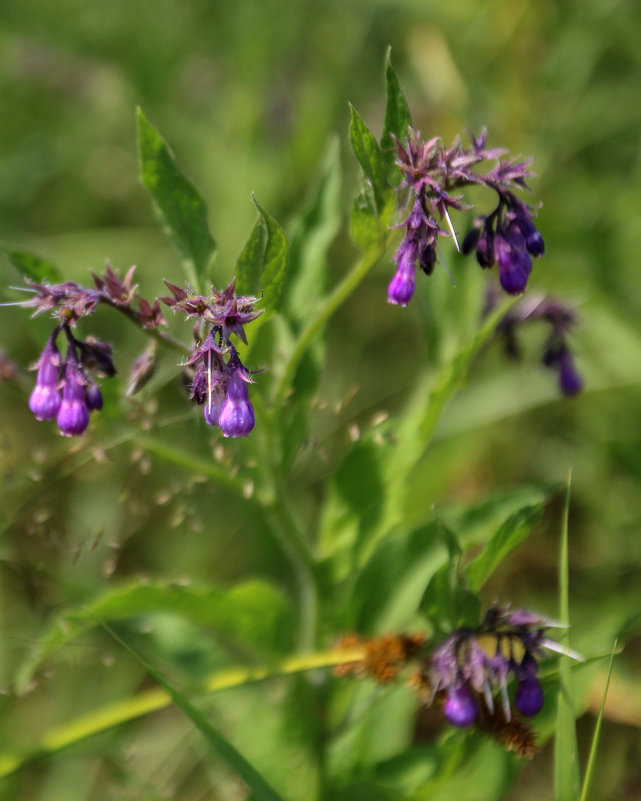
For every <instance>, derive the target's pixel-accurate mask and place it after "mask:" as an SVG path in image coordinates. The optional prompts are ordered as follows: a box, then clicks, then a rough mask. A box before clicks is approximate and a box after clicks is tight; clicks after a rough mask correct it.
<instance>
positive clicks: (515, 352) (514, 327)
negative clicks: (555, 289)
mask: <svg viewBox="0 0 641 801" xmlns="http://www.w3.org/2000/svg"><path fill="white" fill-rule="evenodd" d="M497 305H498V298H497V296H496V292H495V291H494V287H492V286H489V287H488V292H487V296H486V304H485V313H489V312H490V311H492V310H493V309H494V308H496V306H497ZM537 321H542V322H544V323H547V325H548V326H549V334H548V336H547V337H546V340H545V344H544V346H543V354H542V357H541V362H542V364H544V365H545V366H546V367H548V368H550V369H552V370H556V372H557V376H558V384H559V389H560V391H561V393H562V394H563V395H566V396H571V395H576V394H578V393H579V392H580V391H581V389H582V388H583V379H582V378H581V375H580V374H579V372H578V371H577V369H576V365H575V363H574V358H573V356H572V353H571V351H570V345H569V335H570V332H571V330H572V327H573V326H574V324H575V322H576V312H575V311H574V310H573V309H571V308H570V307H569V306H567V305H566V304H565V303H563V302H562V301H560V300H557V299H555V298H551V297H547V296H545V295H530V296H528V297H526V298H523V300H521V301H519V302H518V303H517V304H516V305H515V306H513V307H512V308H511V309H510V310H509V312H507V314H506V315H505V316H504V317H503V319H502V320H501V321H500V323H499V324H498V326H497V329H496V333H497V335H498V336H499V337H501V338H502V339H503V341H504V343H505V349H506V352H507V354H508V355H509V356H510V357H512V358H519V356H520V348H519V343H518V339H517V331H518V329H519V327H520V326H522V325H524V324H527V323H531V322H537Z"/></svg>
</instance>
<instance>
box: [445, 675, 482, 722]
mask: <svg viewBox="0 0 641 801" xmlns="http://www.w3.org/2000/svg"><path fill="white" fill-rule="evenodd" d="M443 711H444V713H445V717H446V718H447V719H448V720H449V722H450V723H451V724H452V725H453V726H458V727H459V728H463V729H465V728H467V727H468V726H471V725H472V724H473V723H474V721H475V720H476V718H477V717H478V714H479V709H478V706H477V704H476V701H475V700H474V696H473V695H472V691H471V690H470V688H469V687H468V686H467V685H466V684H459V685H454V686H452V687H450V689H449V690H448V691H447V699H446V701H445V706H444V707H443Z"/></svg>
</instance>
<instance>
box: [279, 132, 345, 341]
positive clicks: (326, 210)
mask: <svg viewBox="0 0 641 801" xmlns="http://www.w3.org/2000/svg"><path fill="white" fill-rule="evenodd" d="M340 225H341V161H340V143H339V139H338V137H337V136H333V137H331V138H330V140H329V141H328V143H327V148H326V152H325V155H324V157H323V160H322V165H321V173H320V180H319V182H318V185H317V186H316V188H315V191H314V195H313V198H312V200H311V203H310V204H309V206H308V207H307V208H306V210H305V211H304V212H303V214H302V215H301V217H300V218H299V219H298V220H297V222H296V223H295V226H294V233H293V234H292V238H291V243H290V246H289V267H288V277H287V317H288V319H289V320H293V321H294V323H295V325H296V327H300V326H301V325H303V324H304V323H305V322H306V321H307V319H308V318H309V314H310V312H311V311H312V310H313V309H315V308H317V307H318V305H319V303H320V301H321V300H322V297H323V295H324V294H325V289H326V282H327V273H328V269H327V251H328V248H329V247H330V245H331V244H332V242H333V241H334V239H335V238H336V234H337V233H338V231H339V229H340Z"/></svg>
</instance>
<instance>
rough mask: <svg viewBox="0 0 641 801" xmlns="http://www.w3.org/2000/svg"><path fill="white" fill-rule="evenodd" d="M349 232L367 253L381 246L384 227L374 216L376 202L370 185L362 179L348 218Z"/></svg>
mask: <svg viewBox="0 0 641 801" xmlns="http://www.w3.org/2000/svg"><path fill="white" fill-rule="evenodd" d="M349 232H350V235H351V237H352V239H353V241H354V242H355V243H356V245H358V247H359V248H360V249H361V250H362V251H363V253H367V252H369V251H371V250H376V249H377V248H382V244H381V243H382V242H383V238H384V236H385V233H386V231H385V229H384V227H383V226H381V222H380V220H379V218H378V217H377V216H376V204H375V202H374V197H373V194H372V187H371V186H370V185H369V184H368V183H366V182H365V181H363V183H362V185H361V187H360V189H359V190H358V192H357V194H356V197H355V198H354V202H353V204H352V210H351V213H350V220H349Z"/></svg>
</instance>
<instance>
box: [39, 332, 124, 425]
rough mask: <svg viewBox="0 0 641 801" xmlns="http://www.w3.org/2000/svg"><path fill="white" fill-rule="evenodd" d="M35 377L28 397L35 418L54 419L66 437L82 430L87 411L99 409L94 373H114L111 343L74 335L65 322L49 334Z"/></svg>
mask: <svg viewBox="0 0 641 801" xmlns="http://www.w3.org/2000/svg"><path fill="white" fill-rule="evenodd" d="M61 330H64V332H65V335H66V337H67V352H66V356H65V359H64V361H62V359H61V356H60V351H59V350H58V348H57V346H56V339H57V337H58V334H59V333H60V331H61ZM36 367H37V369H38V378H37V380H36V386H35V387H34V390H33V392H32V393H31V396H30V398H29V408H30V409H31V411H32V412H33V413H34V415H35V416H36V419H37V420H54V419H55V421H56V423H57V425H58V428H59V429H60V433H61V434H63V435H64V436H65V437H77V436H79V435H80V434H83V433H84V431H85V429H86V428H87V426H88V425H89V412H92V411H98V410H100V409H102V394H101V392H100V389H99V388H98V385H97V384H96V380H95V379H96V375H104V376H114V375H115V374H116V368H115V367H114V365H113V362H112V360H111V346H110V345H109V344H108V343H107V342H98V341H97V340H95V339H93V338H92V337H89V338H87V340H86V341H84V342H83V341H81V340H79V339H76V337H74V335H73V334H72V332H71V329H70V327H69V325H68V324H66V323H64V324H62V325H59V326H58V327H57V328H56V329H55V331H54V332H53V333H52V334H51V336H50V337H49V339H48V340H47V344H46V345H45V349H44V350H43V352H42V354H41V356H40V359H39V360H38V363H37V365H36Z"/></svg>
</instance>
